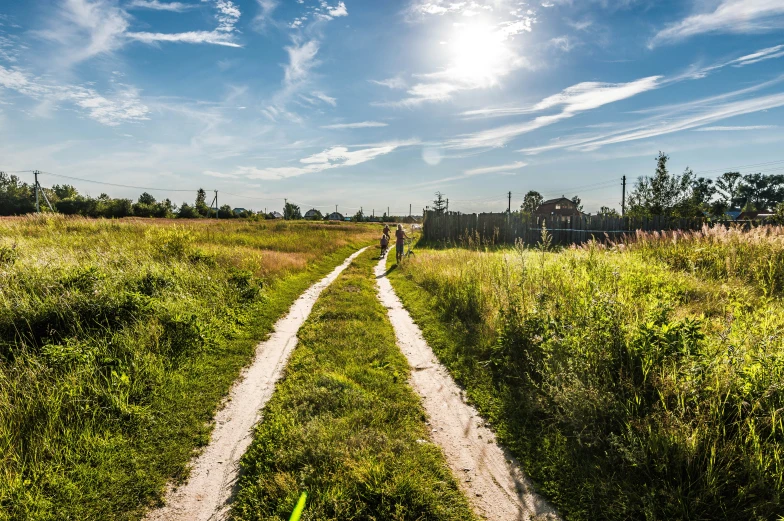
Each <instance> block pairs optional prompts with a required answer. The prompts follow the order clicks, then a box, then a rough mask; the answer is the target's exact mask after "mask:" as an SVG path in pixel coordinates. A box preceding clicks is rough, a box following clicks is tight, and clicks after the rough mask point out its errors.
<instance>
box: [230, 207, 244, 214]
mask: <svg viewBox="0 0 784 521" xmlns="http://www.w3.org/2000/svg"><path fill="white" fill-rule="evenodd" d="M232 211H233V212H234V213H235V214H237V215H242V214H243V213H245V212H247V211H248V210H246V209H245V208H235V209H234V210H232Z"/></svg>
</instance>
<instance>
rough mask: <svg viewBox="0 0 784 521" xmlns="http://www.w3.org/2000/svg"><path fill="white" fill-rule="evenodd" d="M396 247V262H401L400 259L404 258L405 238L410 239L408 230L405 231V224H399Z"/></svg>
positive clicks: (396, 233) (396, 231)
mask: <svg viewBox="0 0 784 521" xmlns="http://www.w3.org/2000/svg"><path fill="white" fill-rule="evenodd" d="M395 239H396V242H395V249H396V253H397V255H396V257H395V258H396V262H397V263H398V264H400V259H402V258H403V248H404V246H405V239H408V235H406V232H404V231H403V225H402V224H398V225H397V230H395Z"/></svg>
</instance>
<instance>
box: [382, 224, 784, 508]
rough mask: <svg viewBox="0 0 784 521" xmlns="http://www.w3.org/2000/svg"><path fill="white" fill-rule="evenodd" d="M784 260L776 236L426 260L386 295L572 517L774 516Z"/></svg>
mask: <svg viewBox="0 0 784 521" xmlns="http://www.w3.org/2000/svg"><path fill="white" fill-rule="evenodd" d="M781 245H782V242H781V230H778V229H766V230H753V231H751V232H742V231H740V230H727V231H718V230H707V229H706V230H703V231H702V232H695V233H690V234H680V233H679V234H670V235H668V236H662V235H661V234H658V235H656V234H653V235H640V236H638V237H637V238H636V240H635V241H634V242H627V243H626V244H620V245H614V246H611V247H604V246H600V245H598V244H595V243H593V244H589V245H587V246H585V247H584V248H581V249H573V250H567V251H562V252H560V253H549V252H547V251H544V250H542V251H532V250H523V249H514V250H507V251H505V252H495V253H484V252H476V251H468V250H447V251H441V252H435V251H431V252H426V251H423V250H420V252H419V254H418V255H417V256H416V258H414V259H412V260H411V261H410V262H408V263H404V264H403V265H402V266H401V269H399V270H396V272H395V273H393V275H392V280H393V284H395V286H396V289H397V290H398V291H399V293H400V294H401V297H402V298H403V300H404V303H405V304H406V305H407V306H408V307H409V309H410V310H411V311H412V313H413V314H414V316H415V318H416V319H417V320H418V321H419V322H420V324H421V325H422V326H423V329H424V332H425V336H426V338H427V339H428V340H429V341H430V342H431V343H432V344H433V347H434V349H435V350H436V351H437V354H438V355H439V357H440V358H441V359H442V361H444V362H445V363H446V364H447V365H448V367H449V368H450V370H451V371H452V372H453V374H454V375H455V376H456V377H457V378H458V380H460V381H461V383H463V384H464V385H465V386H466V387H467V391H468V395H469V396H470V397H471V399H473V400H474V401H475V402H476V403H477V405H478V406H479V407H480V409H481V410H482V412H483V414H485V415H486V416H487V417H488V419H489V420H490V421H491V423H492V424H493V425H495V427H496V429H497V430H498V433H499V435H500V438H501V440H502V441H503V442H504V443H505V444H506V445H507V446H509V447H510V448H511V449H512V450H513V452H515V453H516V454H517V455H518V456H519V457H520V458H521V459H522V460H523V461H524V462H525V465H526V468H527V469H528V470H529V471H530V472H531V474H532V475H533V476H534V478H535V479H536V480H537V481H538V482H539V484H540V486H541V488H542V490H543V491H544V492H545V493H546V494H547V495H549V496H550V497H551V498H552V499H553V500H554V501H555V503H556V504H557V506H558V507H559V508H561V509H562V511H563V512H564V513H565V514H566V517H567V518H568V519H693V520H697V519H705V520H708V519H772V518H776V517H778V516H781V515H782V514H784V504H783V503H782V496H781V494H782V491H783V490H784V488H783V487H782V479H783V478H784V460H783V459H782V458H784V452H783V451H784V445H783V444H782V442H783V441H784V435H783V434H782V428H784V424H782V419H781V414H782V410H784V388H783V387H782V385H781V382H782V381H783V380H782V378H784V305H782V301H781V300H780V297H779V294H780V291H781V286H780V285H779V284H780V280H781V278H780V277H781V274H782V273H781V272H782V271H784V266H783V265H782V263H781V262H780V260H777V259H780V257H778V255H780V252H781V249H782V248H781ZM731 252H735V253H736V254H737V255H738V257H737V258H730V259H729V260H728V259H727V257H728V256H729V255H730V253H731ZM722 259H723V261H722ZM742 259H747V262H746V263H744V262H743V260H742ZM769 260H770V261H771V262H770V263H769V262H768V261H769Z"/></svg>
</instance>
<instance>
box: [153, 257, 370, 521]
mask: <svg viewBox="0 0 784 521" xmlns="http://www.w3.org/2000/svg"><path fill="white" fill-rule="evenodd" d="M364 250H365V248H363V249H361V250H359V251H358V252H356V253H354V254H353V255H351V256H350V257H348V258H347V259H346V260H345V261H344V262H343V264H341V265H340V266H338V267H337V268H335V270H334V271H332V272H331V273H330V274H329V275H327V276H326V277H324V278H323V279H321V280H320V281H319V282H317V283H315V284H314V285H312V286H311V287H310V288H308V289H307V291H305V293H303V294H302V295H301V296H300V297H299V298H298V299H297V300H296V301H295V302H294V304H293V305H292V306H291V309H289V313H288V314H287V315H286V316H285V317H283V318H281V319H280V320H278V322H277V323H276V324H275V330H274V332H273V333H272V335H270V337H269V339H267V340H266V341H264V342H261V343H260V344H259V345H258V347H257V348H256V357H255V359H254V360H253V362H252V363H251V365H249V366H248V367H247V368H245V369H244V370H243V372H242V374H241V375H240V377H239V378H238V379H237V382H235V384H234V386H233V387H232V389H231V391H230V393H229V396H228V398H227V400H226V402H225V403H224V406H223V408H222V409H220V410H219V411H218V413H217V414H216V415H215V428H214V430H213V431H212V436H211V438H210V443H209V445H207V446H206V447H205V448H204V450H203V451H202V452H201V453H200V454H199V455H198V456H197V457H196V458H195V459H194V460H193V461H192V463H191V469H190V478H189V479H188V482H187V483H185V484H183V485H182V486H180V487H179V488H177V489H172V490H170V491H169V493H168V494H167V496H166V505H165V506H164V507H162V508H159V509H157V510H154V511H152V512H150V514H149V515H148V516H147V520H148V521H173V520H182V521H186V520H187V521H208V520H210V521H214V520H222V519H226V518H227V517H228V512H229V506H230V501H231V498H232V497H233V493H234V486H235V484H236V482H237V477H238V475H239V460H240V457H241V456H242V455H243V454H244V453H245V451H246V450H247V448H248V446H249V445H250V442H251V441H252V439H253V427H254V426H255V425H256V423H258V421H259V419H260V418H261V412H262V409H263V407H264V405H265V404H266V403H267V401H269V399H270V397H271V396H272V393H273V391H274V390H275V382H277V381H278V380H279V379H280V377H281V375H282V373H283V369H284V368H285V367H286V363H287V361H288V358H289V355H290V354H291V352H292V351H293V350H294V347H295V346H296V345H297V331H299V328H300V327H301V326H302V324H303V323H304V322H305V319H307V318H308V315H309V314H310V311H311V309H313V304H314V303H315V302H316V299H317V298H318V297H319V295H320V294H321V292H322V291H323V290H324V289H325V288H326V287H327V286H329V285H330V284H331V283H332V281H334V280H335V279H336V278H337V277H338V275H339V274H340V273H341V272H342V271H343V270H344V269H346V267H347V266H348V265H349V264H351V261H352V260H354V258H355V257H357V256H358V255H359V254H360V253H362V252H363V251H364Z"/></svg>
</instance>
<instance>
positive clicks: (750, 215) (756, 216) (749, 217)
mask: <svg viewBox="0 0 784 521" xmlns="http://www.w3.org/2000/svg"><path fill="white" fill-rule="evenodd" d="M774 215H776V214H775V213H774V212H771V211H770V210H762V211H761V212H757V211H746V210H744V211H742V212H740V215H738V217H737V218H736V219H735V220H736V221H764V220H766V219H769V218H771V217H773V216H774Z"/></svg>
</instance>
